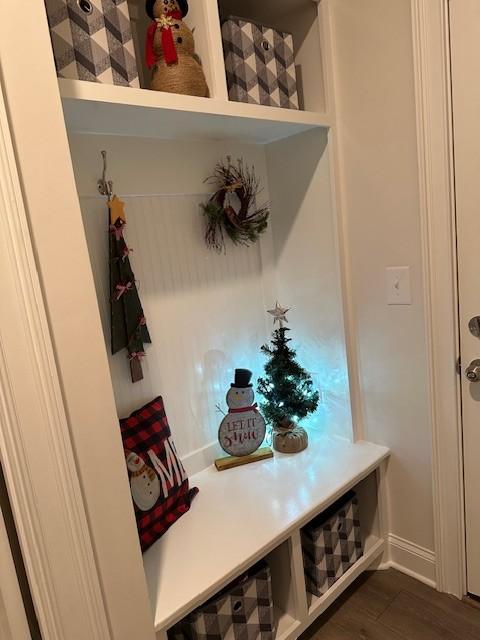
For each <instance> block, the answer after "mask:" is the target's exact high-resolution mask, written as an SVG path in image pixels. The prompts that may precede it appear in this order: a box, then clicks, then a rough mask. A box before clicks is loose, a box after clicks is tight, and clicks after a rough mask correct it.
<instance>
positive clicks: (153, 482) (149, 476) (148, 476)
mask: <svg viewBox="0 0 480 640" xmlns="http://www.w3.org/2000/svg"><path fill="white" fill-rule="evenodd" d="M127 467H128V470H129V471H130V489H131V491H132V498H133V501H134V502H135V504H136V506H137V507H138V508H139V509H140V511H150V509H153V507H154V506H155V505H156V503H157V500H158V499H159V497H160V480H159V479H158V476H157V474H156V473H155V471H154V470H153V469H151V468H150V467H148V466H147V465H146V464H145V462H144V461H143V460H142V458H140V456H137V454H136V453H134V452H133V451H131V452H129V453H128V455H127Z"/></svg>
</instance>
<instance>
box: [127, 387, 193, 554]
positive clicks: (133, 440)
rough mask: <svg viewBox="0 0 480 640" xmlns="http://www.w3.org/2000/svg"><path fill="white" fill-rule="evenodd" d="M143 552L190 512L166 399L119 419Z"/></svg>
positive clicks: (190, 494)
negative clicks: (169, 421)
mask: <svg viewBox="0 0 480 640" xmlns="http://www.w3.org/2000/svg"><path fill="white" fill-rule="evenodd" d="M120 428H121V430H122V438H123V446H124V449H125V457H126V462H127V468H128V472H129V476H130V488H131V491H132V498H133V503H134V506H135V515H136V518H137V527H138V533H139V536H140V544H141V547H142V551H146V550H147V549H148V548H149V547H150V546H151V545H152V544H153V543H154V542H156V540H158V539H159V538H160V537H161V536H162V535H163V534H164V533H165V532H166V531H167V529H169V528H170V527H171V526H172V524H174V523H175V522H176V521H177V520H178V519H179V518H180V517H181V516H182V515H183V514H184V513H186V512H187V511H188V510H189V509H190V505H191V502H192V500H193V498H194V497H195V496H196V495H197V493H198V489H196V488H195V489H190V488H189V484H188V478H187V475H186V473H185V469H184V468H183V465H182V463H181V461H180V458H179V457H178V455H177V451H176V449H175V444H174V442H173V439H172V434H171V431H170V426H169V424H168V420H167V416H166V413H165V408H164V405H163V399H162V398H157V399H156V400H153V401H152V402H150V403H149V404H147V405H145V406H144V407H142V408H141V409H139V410H138V411H135V412H134V413H132V415H131V416H130V417H129V418H125V419H123V420H120Z"/></svg>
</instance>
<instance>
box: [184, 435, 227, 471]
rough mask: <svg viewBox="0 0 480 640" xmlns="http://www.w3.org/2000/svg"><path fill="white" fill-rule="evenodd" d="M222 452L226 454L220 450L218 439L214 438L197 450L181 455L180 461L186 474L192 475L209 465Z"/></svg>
mask: <svg viewBox="0 0 480 640" xmlns="http://www.w3.org/2000/svg"><path fill="white" fill-rule="evenodd" d="M222 454H223V455H226V453H225V452H224V451H222V449H221V447H220V445H219V443H218V440H215V441H214V442H210V444H207V445H205V446H204V447H202V448H201V449H197V451H192V453H189V454H188V455H186V456H183V457H182V463H183V466H184V467H185V470H186V472H187V474H188V475H189V476H192V475H193V474H195V473H198V472H199V471H203V469H206V468H207V467H209V466H210V465H211V464H213V463H214V462H215V460H216V459H217V458H218V457H220V456H221V455H222Z"/></svg>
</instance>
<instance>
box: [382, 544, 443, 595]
mask: <svg viewBox="0 0 480 640" xmlns="http://www.w3.org/2000/svg"><path fill="white" fill-rule="evenodd" d="M387 542H388V555H387V559H386V561H384V562H383V563H382V564H381V565H380V566H379V567H378V568H379V569H390V568H391V569H397V571H401V572H402V573H405V574H406V575H407V576H410V577H412V578H415V580H419V581H420V582H423V583H424V584H426V585H428V586H429V587H432V588H433V589H435V588H436V586H437V583H436V574H435V570H436V557H435V553H434V552H433V551H430V550H429V549H425V547H421V546H420V545H418V544H415V543H414V542H410V541H408V540H405V539H403V538H400V537H399V536H396V535H395V534H394V533H389V534H388V537H387Z"/></svg>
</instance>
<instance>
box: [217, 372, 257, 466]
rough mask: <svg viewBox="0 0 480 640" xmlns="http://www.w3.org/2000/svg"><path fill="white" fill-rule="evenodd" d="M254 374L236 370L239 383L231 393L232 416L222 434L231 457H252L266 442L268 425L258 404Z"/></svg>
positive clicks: (229, 408)
mask: <svg viewBox="0 0 480 640" xmlns="http://www.w3.org/2000/svg"><path fill="white" fill-rule="evenodd" d="M251 379H252V372H251V371H249V370H248V369H236V370H235V382H234V383H233V384H232V386H231V388H230V389H229V390H228V393H227V405H228V414H227V415H226V416H225V418H224V419H223V420H222V423H221V425H220V429H219V431H218V440H219V442H220V446H221V447H222V449H223V450H224V451H226V453H228V454H229V455H231V456H237V457H241V456H248V455H250V454H252V453H253V452H254V451H256V450H257V449H258V448H259V447H260V446H261V444H262V442H263V441H264V439H265V433H266V424H265V420H264V418H263V416H262V414H261V413H260V412H259V411H258V408H257V404H256V403H255V395H254V391H253V385H252V384H251V383H250V380H251Z"/></svg>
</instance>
